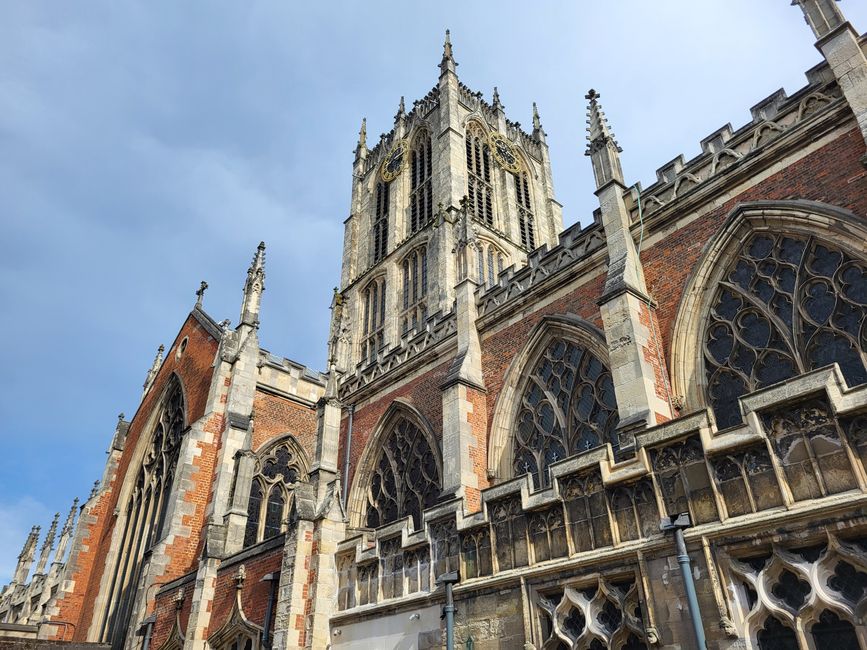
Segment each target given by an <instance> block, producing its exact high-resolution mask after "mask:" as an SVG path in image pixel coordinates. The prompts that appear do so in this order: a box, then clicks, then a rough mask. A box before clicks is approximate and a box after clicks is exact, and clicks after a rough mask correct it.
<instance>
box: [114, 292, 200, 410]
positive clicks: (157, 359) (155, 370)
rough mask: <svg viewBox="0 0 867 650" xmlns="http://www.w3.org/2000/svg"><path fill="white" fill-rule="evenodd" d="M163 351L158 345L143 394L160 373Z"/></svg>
mask: <svg viewBox="0 0 867 650" xmlns="http://www.w3.org/2000/svg"><path fill="white" fill-rule="evenodd" d="M196 304H198V303H196ZM165 351H166V347H165V346H164V345H163V344H162V343H160V347H158V348H157V355H156V356H155V357H154V362H153V363H152V364H151V367H150V370H148V372H147V375H146V376H145V380H144V384H143V385H142V388H143V389H144V392H145V393H146V392H147V391H148V389H149V388H150V387H151V384H153V382H154V379H156V376H157V373H158V372H159V371H160V368H161V367H162V365H163V353H164V352H165ZM121 420H123V413H121V414H120V415H119V416H118V423H120V421H121Z"/></svg>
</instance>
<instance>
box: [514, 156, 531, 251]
mask: <svg viewBox="0 0 867 650" xmlns="http://www.w3.org/2000/svg"><path fill="white" fill-rule="evenodd" d="M513 176H514V179H515V204H516V206H517V208H518V231H519V232H520V235H521V246H523V247H524V248H526V249H527V250H533V249H534V248H536V224H535V219H534V217H533V200H532V197H531V196H530V180H529V176H528V175H527V172H525V171H522V172H518V173H517V174H513Z"/></svg>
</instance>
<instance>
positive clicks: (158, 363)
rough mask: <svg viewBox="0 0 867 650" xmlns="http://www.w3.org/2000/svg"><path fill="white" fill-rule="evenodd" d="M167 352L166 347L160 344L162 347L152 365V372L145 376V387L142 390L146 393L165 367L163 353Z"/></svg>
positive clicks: (158, 349) (149, 371)
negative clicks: (163, 366)
mask: <svg viewBox="0 0 867 650" xmlns="http://www.w3.org/2000/svg"><path fill="white" fill-rule="evenodd" d="M165 351H166V347H165V346H164V345H163V344H162V343H160V347H158V348H157V355H156V356H155V357H154V362H153V363H152V364H151V367H150V370H148V374H147V375H146V376H145V381H144V385H143V386H142V388H143V389H144V392H145V393H146V392H147V391H148V389H149V388H150V387H151V384H153V382H154V379H156V376H157V373H158V372H159V371H160V368H161V367H162V365H163V352H165Z"/></svg>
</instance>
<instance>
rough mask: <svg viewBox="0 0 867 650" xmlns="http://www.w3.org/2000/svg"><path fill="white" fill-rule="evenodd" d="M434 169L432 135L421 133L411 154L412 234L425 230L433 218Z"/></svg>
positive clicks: (414, 141)
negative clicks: (432, 178)
mask: <svg viewBox="0 0 867 650" xmlns="http://www.w3.org/2000/svg"><path fill="white" fill-rule="evenodd" d="M432 169H433V162H432V160H431V140H430V133H428V132H427V131H421V132H420V133H419V134H418V135H417V136H416V137H415V139H414V140H413V145H412V153H411V154H410V177H411V182H410V184H411V190H410V198H409V205H410V215H409V232H410V234H412V233H414V232H416V231H417V230H420V229H421V228H423V227H424V226H425V225H427V224H428V223H429V222H430V220H431V218H432V217H433V184H432V182H431V175H432V174H431V172H432Z"/></svg>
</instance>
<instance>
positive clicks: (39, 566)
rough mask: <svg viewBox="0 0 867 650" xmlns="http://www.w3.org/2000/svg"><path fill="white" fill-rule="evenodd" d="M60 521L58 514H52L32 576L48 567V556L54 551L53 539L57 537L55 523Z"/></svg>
mask: <svg viewBox="0 0 867 650" xmlns="http://www.w3.org/2000/svg"><path fill="white" fill-rule="evenodd" d="M59 520H60V513H59V512H55V513H54V519H53V520H52V522H51V527H50V528H49V529H48V534H47V535H46V536H45V541H44V542H42V548H41V549H40V550H39V562H37V563H36V571H35V572H34V575H35V574H37V573H39V574H42V573H44V572H45V567H46V566H48V556H49V555H51V551H52V550H53V549H54V537H55V535H57V522H58V521H59Z"/></svg>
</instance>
